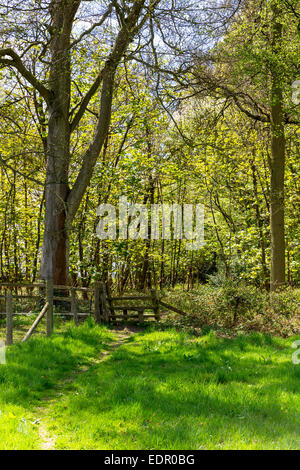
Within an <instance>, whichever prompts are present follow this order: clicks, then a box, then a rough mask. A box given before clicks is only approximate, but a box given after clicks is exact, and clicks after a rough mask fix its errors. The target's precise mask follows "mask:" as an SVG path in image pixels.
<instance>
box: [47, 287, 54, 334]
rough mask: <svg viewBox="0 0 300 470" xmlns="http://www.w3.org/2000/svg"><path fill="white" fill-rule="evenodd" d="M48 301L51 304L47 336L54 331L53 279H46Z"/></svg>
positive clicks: (48, 312) (48, 313) (48, 314)
mask: <svg viewBox="0 0 300 470" xmlns="http://www.w3.org/2000/svg"><path fill="white" fill-rule="evenodd" d="M46 302H47V303H48V304H49V307H48V310H47V326H46V333H47V336H51V335H52V332H53V280H52V279H48V280H47V281H46Z"/></svg>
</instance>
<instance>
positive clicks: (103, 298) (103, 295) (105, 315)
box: [101, 282, 110, 322]
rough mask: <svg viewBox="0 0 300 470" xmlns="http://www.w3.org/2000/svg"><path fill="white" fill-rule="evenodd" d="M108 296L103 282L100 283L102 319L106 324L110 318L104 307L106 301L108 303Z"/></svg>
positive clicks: (107, 310)
mask: <svg viewBox="0 0 300 470" xmlns="http://www.w3.org/2000/svg"><path fill="white" fill-rule="evenodd" d="M108 295H109V294H108V292H107V290H106V286H105V284H104V282H102V283H101V308H102V312H103V318H104V320H105V321H107V322H109V318H110V310H109V309H108V308H107V306H106V300H108V301H109V298H108Z"/></svg>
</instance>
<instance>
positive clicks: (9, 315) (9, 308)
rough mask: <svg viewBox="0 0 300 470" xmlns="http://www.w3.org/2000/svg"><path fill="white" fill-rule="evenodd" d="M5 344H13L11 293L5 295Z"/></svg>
mask: <svg viewBox="0 0 300 470" xmlns="http://www.w3.org/2000/svg"><path fill="white" fill-rule="evenodd" d="M6 344H7V346H10V345H11V344H13V296H12V293H11V291H8V292H7V294H6Z"/></svg>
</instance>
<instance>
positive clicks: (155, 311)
mask: <svg viewBox="0 0 300 470" xmlns="http://www.w3.org/2000/svg"><path fill="white" fill-rule="evenodd" d="M97 292H98V295H99V302H98V304H99V312H98V314H99V318H100V320H106V321H108V322H110V323H116V322H118V321H125V322H127V321H129V320H136V319H137V320H138V322H139V323H143V322H144V321H145V320H146V319H147V320H148V319H151V318H154V319H155V320H156V321H159V320H160V311H159V297H158V294H157V292H156V291H155V290H152V291H151V295H126V296H122V297H117V296H116V297H114V296H112V295H111V294H110V293H109V292H108V289H107V287H106V286H105V285H104V284H100V283H99V285H98V290H97ZM120 302H121V304H120ZM138 302H139V303H138ZM118 311H121V312H123V314H117V313H116V312H118ZM149 311H150V312H149Z"/></svg>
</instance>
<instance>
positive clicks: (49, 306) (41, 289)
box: [0, 281, 95, 346]
mask: <svg viewBox="0 0 300 470" xmlns="http://www.w3.org/2000/svg"><path fill="white" fill-rule="evenodd" d="M26 289H27V290H28V291H29V292H27V293H26V294H25V293H24V290H26ZM3 290H4V293H3V292H2V291H3ZM34 290H38V293H34ZM62 291H65V292H66V295H64V296H60V295H58V294H59V293H60V292H62ZM76 292H81V293H82V294H83V295H87V294H90V299H89V298H87V299H85V300H86V301H89V302H90V313H91V302H92V297H93V296H94V294H95V289H94V288H86V287H74V286H60V285H53V283H52V281H46V282H45V283H32V284H29V283H25V282H24V283H10V282H5V283H0V299H5V305H6V312H5V313H1V312H0V315H6V344H7V345H8V346H9V345H11V344H12V343H13V316H15V315H22V314H23V313H20V312H15V311H14V308H15V307H14V306H15V301H16V300H18V299H22V300H23V299H36V300H39V301H43V302H45V305H44V306H43V308H42V310H41V312H40V313H39V315H38V316H37V318H36V319H35V320H34V322H33V324H32V325H31V327H30V329H29V330H28V332H27V333H26V335H25V336H24V338H23V340H22V341H26V340H27V339H28V338H29V337H30V336H31V335H32V333H33V332H34V330H35V329H36V327H37V326H38V324H39V323H40V321H41V320H42V319H43V318H44V317H45V316H46V334H47V336H51V334H52V332H53V324H54V321H53V319H54V315H55V316H56V315H60V316H72V317H73V318H74V321H75V324H76V325H78V323H79V317H82V316H88V315H90V313H84V312H79V309H78V300H79V299H78V298H77V297H76ZM68 294H69V295H68ZM59 302H68V303H70V309H71V311H69V312H61V313H55V312H54V306H55V305H56V304H59ZM30 314H32V315H34V314H33V313H28V312H27V313H25V315H30Z"/></svg>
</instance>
